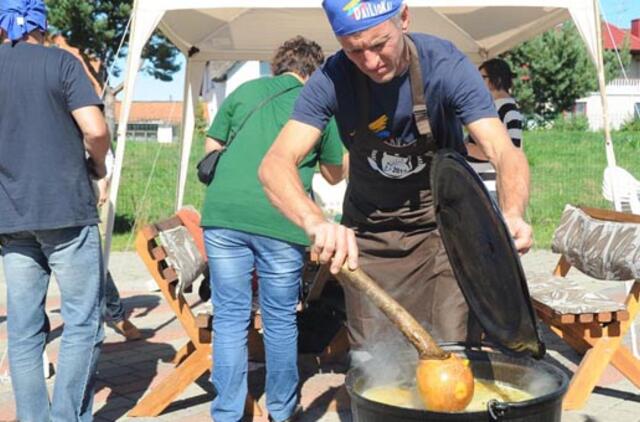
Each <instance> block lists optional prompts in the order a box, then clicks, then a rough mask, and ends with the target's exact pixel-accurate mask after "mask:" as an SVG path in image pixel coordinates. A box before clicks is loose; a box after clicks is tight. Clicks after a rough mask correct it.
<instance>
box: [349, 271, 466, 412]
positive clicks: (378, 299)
mask: <svg viewBox="0 0 640 422" xmlns="http://www.w3.org/2000/svg"><path fill="white" fill-rule="evenodd" d="M337 278H338V280H339V281H340V282H341V283H343V284H350V285H352V286H354V287H355V288H357V289H358V290H360V291H361V292H362V293H364V294H365V295H366V296H367V297H368V298H369V299H370V300H371V301H372V302H373V303H374V304H375V305H376V306H377V307H378V308H380V310H381V311H382V312H383V313H384V314H385V315H386V316H387V318H389V319H390V320H391V322H393V324H394V325H395V326H396V327H398V329H399V330H400V331H401V332H402V334H404V336H405V337H406V338H407V339H408V340H409V341H410V342H411V344H413V346H414V347H415V348H416V350H417V351H418V357H419V358H420V360H419V362H418V366H417V368H416V384H417V386H418V393H419V394H420V398H421V399H422V401H423V402H424V405H425V407H426V408H427V410H431V411H436V412H457V411H461V410H464V409H465V408H466V407H467V405H468V404H469V402H471V399H472V398H473V387H474V383H473V373H472V372H471V368H469V365H468V364H467V363H466V362H465V361H463V360H462V359H460V358H459V357H458V356H457V355H455V354H451V353H448V352H445V351H443V350H442V349H441V348H440V347H439V346H438V345H437V343H436V342H435V341H434V340H433V338H432V337H431V335H430V334H429V333H428V332H427V330H425V329H424V328H423V327H422V326H421V325H420V324H419V323H418V321H416V320H415V318H413V316H411V314H410V313H409V312H407V310H406V309H404V308H403V307H402V306H401V305H400V304H399V303H398V302H397V301H396V300H395V299H393V298H392V297H391V296H389V294H388V293H387V292H385V291H384V290H382V288H381V287H380V286H379V285H378V284H377V283H376V282H375V281H373V280H372V279H371V277H369V276H368V275H367V274H366V273H365V272H364V271H362V270H361V269H359V268H358V269H356V270H353V271H352V270H350V269H349V267H348V266H347V264H346V263H345V264H344V265H343V266H342V268H341V269H340V272H339V273H338V274H337Z"/></svg>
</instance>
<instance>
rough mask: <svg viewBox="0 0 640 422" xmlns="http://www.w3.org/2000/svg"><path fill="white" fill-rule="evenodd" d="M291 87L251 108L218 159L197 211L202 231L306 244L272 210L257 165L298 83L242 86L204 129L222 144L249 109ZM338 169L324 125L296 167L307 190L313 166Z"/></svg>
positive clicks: (338, 146)
mask: <svg viewBox="0 0 640 422" xmlns="http://www.w3.org/2000/svg"><path fill="white" fill-rule="evenodd" d="M290 87H295V88H294V89H292V90H290V91H288V92H287V93H285V94H283V95H280V96H278V97H276V98H275V99H273V100H271V101H269V102H268V103H266V104H265V105H264V106H262V107H261V108H260V109H258V110H256V111H255V112H254V113H253V114H252V115H251V117H250V118H249V120H247V122H246V123H245V124H244V126H243V127H242V128H241V130H240V132H238V133H237V135H236V137H235V139H234V140H233V142H232V143H231V146H230V147H229V149H228V150H227V151H226V152H225V153H224V154H223V155H222V157H221V158H220V162H219V163H218V167H217V168H216V175H215V178H214V179H213V181H212V182H211V184H210V185H209V186H208V187H207V191H206V195H205V199H204V205H203V209H202V222H201V224H202V226H203V227H223V228H228V229H234V230H241V231H244V232H248V233H254V234H259V235H263V236H269V237H273V238H276V239H280V240H284V241H287V242H291V243H296V244H300V245H307V244H308V243H309V240H308V239H307V236H306V234H305V233H304V231H303V230H302V229H300V228H298V227H297V226H295V225H294V224H293V223H292V222H290V221H289V220H288V219H287V218H286V217H284V216H283V215H282V214H281V213H280V212H279V211H278V210H277V209H275V208H274V207H273V206H272V205H271V203H270V202H269V200H268V199H267V197H266V195H265V193H264V191H263V190H262V185H261V183H260V181H259V180H258V167H259V166H260V163H261V162H262V158H263V157H264V156H265V154H266V153H267V151H268V150H269V148H270V147H271V145H272V144H273V142H274V141H275V139H276V137H277V136H278V133H280V129H282V127H283V126H284V124H285V123H286V122H287V121H288V120H289V117H290V115H291V111H292V110H293V105H294V103H295V100H296V98H297V97H298V94H299V93H300V89H302V84H301V83H300V81H298V79H296V78H295V77H293V76H291V75H280V76H275V77H267V78H260V79H255V80H252V81H249V82H246V83H244V84H242V85H241V86H239V87H238V88H237V89H236V90H235V91H233V92H232V93H231V94H230V95H229V97H227V98H226V99H225V100H224V102H223V103H222V105H221V106H220V109H219V110H218V113H217V114H216V116H215V119H214V120H213V123H212V124H211V128H209V132H208V133H207V136H209V137H210V138H213V139H216V140H218V141H220V142H222V143H225V142H227V140H228V138H229V134H230V133H231V131H232V130H233V131H235V130H236V129H237V128H238V126H239V125H240V123H242V121H243V120H244V118H245V116H246V115H247V114H248V113H250V112H251V110H253V108H254V107H255V106H256V105H257V104H259V103H260V102H262V101H263V100H264V99H265V98H268V97H270V96H272V95H274V94H276V93H278V92H281V91H284V90H285V89H287V88H290ZM318 162H320V163H325V164H333V165H340V164H341V163H342V143H341V140H340V137H339V135H338V129H337V127H336V124H335V121H331V123H330V124H329V125H328V126H327V128H326V129H325V131H324V133H323V134H322V138H321V141H320V142H318V143H317V144H316V146H315V147H314V149H313V150H312V151H311V152H310V153H309V155H307V156H306V157H305V158H304V160H302V162H301V163H300V165H299V173H300V178H301V179H302V184H303V185H304V188H305V190H306V191H307V192H309V191H310V190H311V179H312V177H313V174H314V172H315V169H316V165H317V163H318Z"/></svg>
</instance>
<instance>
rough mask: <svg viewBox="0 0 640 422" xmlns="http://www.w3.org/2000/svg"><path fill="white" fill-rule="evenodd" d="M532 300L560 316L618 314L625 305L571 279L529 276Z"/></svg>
mask: <svg viewBox="0 0 640 422" xmlns="http://www.w3.org/2000/svg"><path fill="white" fill-rule="evenodd" d="M527 283H528V286H529V293H530V294H531V298H532V299H534V300H535V301H537V302H540V303H542V304H543V305H546V306H548V307H549V308H551V309H553V310H554V311H556V312H557V313H559V314H590V313H592V314H596V313H600V312H617V311H622V310H624V309H625V306H624V304H622V303H620V302H616V301H615V300H611V299H609V298H608V297H607V296H605V295H602V294H600V293H597V292H592V291H589V290H587V289H585V288H584V287H583V285H584V283H581V282H580V281H579V280H576V279H572V278H571V277H570V276H569V277H564V278H563V277H553V276H549V275H548V274H544V275H542V274H527Z"/></svg>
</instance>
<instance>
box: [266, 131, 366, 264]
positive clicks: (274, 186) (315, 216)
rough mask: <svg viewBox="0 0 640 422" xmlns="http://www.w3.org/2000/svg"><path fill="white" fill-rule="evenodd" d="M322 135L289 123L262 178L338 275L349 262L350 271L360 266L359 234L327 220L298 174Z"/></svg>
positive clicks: (271, 195)
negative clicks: (310, 196) (302, 162)
mask: <svg viewBox="0 0 640 422" xmlns="http://www.w3.org/2000/svg"><path fill="white" fill-rule="evenodd" d="M320 134H321V132H320V130H318V129H317V128H315V127H313V126H310V125H307V124H305V123H301V122H298V121H295V120H289V122H288V123H287V124H286V125H285V126H284V127H283V128H282V131H281V132H280V134H279V135H278V138H276V141H275V142H274V144H273V145H272V146H271V148H270V149H269V151H268V152H267V155H266V156H265V157H264V159H263V160H262V164H261V165H260V168H259V170H258V177H259V178H260V181H261V182H262V185H263V187H264V190H265V193H266V195H267V197H268V198H269V200H270V201H271V203H272V204H273V205H274V206H275V207H276V208H278V209H279V210H280V211H281V212H282V213H283V214H284V215H285V216H286V217H287V218H288V219H289V220H291V221H293V223H295V224H296V225H297V226H299V227H301V228H302V229H303V230H304V231H305V232H306V233H307V235H308V236H309V238H310V239H311V242H312V249H311V251H312V252H313V253H316V254H317V255H318V257H319V259H320V262H322V263H326V262H329V261H330V260H331V272H332V273H334V274H335V273H337V272H338V271H339V270H340V267H341V266H342V264H343V263H344V262H345V260H347V259H348V262H349V267H350V268H352V269H355V268H356V267H357V266H358V261H357V257H358V248H357V246H356V241H355V235H354V233H353V230H351V229H348V228H346V227H345V226H342V225H340V224H336V223H333V222H328V221H327V220H326V219H325V218H324V215H323V214H322V211H321V210H320V208H319V207H318V206H317V205H316V204H315V202H313V201H312V200H311V199H310V198H309V196H308V195H307V194H306V192H305V191H304V187H303V186H302V182H301V181H300V176H299V174H298V164H299V163H300V162H301V161H302V159H303V158H304V157H305V156H306V155H307V154H308V153H309V151H311V148H313V146H314V145H315V144H316V142H318V140H319V139H320ZM332 257H333V259H332Z"/></svg>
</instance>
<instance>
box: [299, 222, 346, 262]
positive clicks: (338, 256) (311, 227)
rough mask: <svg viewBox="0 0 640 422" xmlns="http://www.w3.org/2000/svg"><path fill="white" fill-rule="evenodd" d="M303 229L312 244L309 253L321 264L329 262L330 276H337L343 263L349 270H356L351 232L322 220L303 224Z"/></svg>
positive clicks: (339, 225)
mask: <svg viewBox="0 0 640 422" xmlns="http://www.w3.org/2000/svg"><path fill="white" fill-rule="evenodd" d="M304 229H305V232H306V233H307V235H308V236H309V238H310V239H311V242H312V244H311V253H312V254H315V255H316V256H318V259H319V260H320V263H322V264H326V263H327V262H331V266H330V268H329V270H330V271H331V273H332V274H337V273H338V272H339V271H340V268H341V267H342V265H343V264H344V263H345V261H346V262H348V265H349V268H350V269H352V270H355V269H356V268H358V245H357V244H356V236H355V233H354V232H353V230H351V229H349V228H347V227H345V226H343V225H341V224H337V223H333V222H330V221H326V220H324V219H322V218H313V219H312V220H311V221H309V222H305V225H304Z"/></svg>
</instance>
